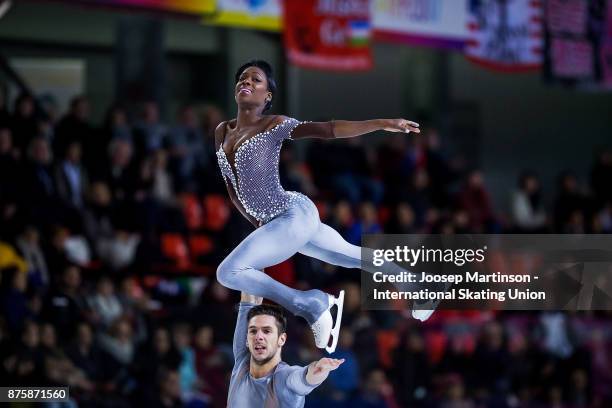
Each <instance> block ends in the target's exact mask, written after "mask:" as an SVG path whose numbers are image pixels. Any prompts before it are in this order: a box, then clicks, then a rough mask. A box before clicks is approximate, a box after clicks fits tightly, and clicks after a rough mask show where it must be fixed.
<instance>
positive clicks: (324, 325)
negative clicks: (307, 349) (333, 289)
mask: <svg viewBox="0 0 612 408" xmlns="http://www.w3.org/2000/svg"><path fill="white" fill-rule="evenodd" d="M334 305H336V306H338V312H337V313H336V323H335V324H334V319H333V318H332V315H331V313H330V310H331V308H332V307H333V306H334ZM343 307H344V291H343V290H341V291H340V294H339V295H338V297H337V298H335V297H333V296H331V295H329V307H328V308H327V310H326V311H325V312H323V314H322V315H321V317H319V318H318V319H317V321H316V322H314V324H313V325H312V326H310V328H311V329H312V332H313V333H314V338H315V344H316V345H317V347H318V348H324V349H325V351H327V352H328V353H330V354H331V353H333V352H334V351H336V346H337V345H338V335H339V334H340V324H341V323H342V308H343ZM330 337H331V338H332V344H331V346H330V345H329V339H330Z"/></svg>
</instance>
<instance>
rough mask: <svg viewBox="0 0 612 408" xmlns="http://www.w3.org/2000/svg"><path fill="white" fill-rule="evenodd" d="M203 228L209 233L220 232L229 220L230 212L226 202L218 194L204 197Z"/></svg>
mask: <svg viewBox="0 0 612 408" xmlns="http://www.w3.org/2000/svg"><path fill="white" fill-rule="evenodd" d="M202 204H203V206H204V215H205V218H204V227H205V228H206V229H208V230H211V231H220V230H222V229H223V228H224V227H225V224H227V221H228V220H229V217H230V214H231V210H230V207H229V204H228V203H227V200H226V199H225V197H224V196H222V195H220V194H209V195H207V196H205V197H204V199H203V201H202Z"/></svg>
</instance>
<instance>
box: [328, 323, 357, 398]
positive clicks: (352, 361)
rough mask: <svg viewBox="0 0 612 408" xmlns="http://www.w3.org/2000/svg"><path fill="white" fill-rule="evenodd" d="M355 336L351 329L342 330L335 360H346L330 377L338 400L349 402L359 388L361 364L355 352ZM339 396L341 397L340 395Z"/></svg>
mask: <svg viewBox="0 0 612 408" xmlns="http://www.w3.org/2000/svg"><path fill="white" fill-rule="evenodd" d="M353 344H354V334H353V332H352V330H351V329H350V327H347V328H345V329H344V330H342V333H341V334H340V339H339V341H338V349H336V351H335V352H334V358H337V359H339V360H344V363H342V365H341V366H340V367H338V368H337V369H336V370H335V371H332V372H331V373H330V375H329V382H330V383H331V385H332V387H333V390H334V394H336V395H335V396H336V398H337V399H340V400H344V401H346V400H348V399H349V398H350V397H351V395H353V393H354V392H355V391H356V390H357V387H358V386H359V377H360V372H359V362H358V360H357V357H356V356H355V352H354V351H353ZM338 394H339V395H338Z"/></svg>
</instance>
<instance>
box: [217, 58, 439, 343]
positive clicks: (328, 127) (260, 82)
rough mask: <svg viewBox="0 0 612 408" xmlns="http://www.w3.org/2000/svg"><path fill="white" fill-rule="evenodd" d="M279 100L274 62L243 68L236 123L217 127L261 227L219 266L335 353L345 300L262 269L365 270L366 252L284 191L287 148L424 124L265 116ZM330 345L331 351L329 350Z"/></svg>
mask: <svg viewBox="0 0 612 408" xmlns="http://www.w3.org/2000/svg"><path fill="white" fill-rule="evenodd" d="M275 93H276V83H275V81H274V77H273V75H272V68H271V67H270V65H269V64H268V63H266V62H264V61H251V62H248V63H246V64H244V65H243V66H241V67H240V68H239V69H238V71H237V72H236V87H235V92H234V97H235V100H236V103H237V105H238V114H237V117H236V119H232V120H230V121H227V122H223V123H221V124H219V126H218V127H217V129H216V131H215V150H216V152H217V159H218V162H219V167H220V168H221V173H222V175H223V179H224V180H225V183H226V186H227V190H228V193H229V196H230V198H231V200H232V202H233V203H234V205H235V206H236V208H237V209H238V210H239V211H240V212H241V213H242V215H243V216H244V217H245V218H246V219H247V220H249V221H250V222H251V224H253V226H255V228H256V229H255V231H253V232H252V233H251V234H250V235H249V236H247V237H246V238H245V239H244V240H243V241H242V242H241V243H240V244H239V245H238V246H237V247H236V248H235V249H234V250H233V251H232V252H231V253H230V254H229V255H228V256H227V258H225V259H224V260H223V262H222V263H221V264H220V265H219V267H218V269H217V279H218V280H219V282H220V283H221V284H222V285H224V286H226V287H228V288H230V289H233V290H237V291H244V292H248V293H251V294H253V295H255V296H261V297H264V298H267V299H270V300H272V301H274V302H276V303H278V304H280V305H281V306H283V307H284V308H286V309H287V310H289V311H290V312H291V313H293V314H295V315H298V316H301V317H303V318H305V319H306V320H307V321H308V324H310V326H311V328H312V330H313V333H314V337H315V343H316V345H317V347H319V348H325V349H326V350H327V351H328V352H329V353H332V352H333V351H334V350H335V348H336V344H337V341H338V333H339V330H340V322H341V318H342V305H343V301H344V293H343V292H341V293H340V296H339V297H338V298H335V297H333V296H331V295H328V294H326V293H324V292H322V291H320V290H308V291H300V290H296V289H292V288H290V287H287V286H285V285H283V284H281V283H279V282H277V281H275V280H274V279H272V278H270V277H269V276H268V275H266V274H265V273H264V272H262V270H263V269H264V268H266V267H269V266H272V265H276V264H278V263H280V262H283V261H284V260H286V259H288V258H289V257H291V256H292V255H294V254H295V253H296V252H299V253H302V254H304V255H307V256H311V257H314V258H317V259H320V260H322V261H325V262H328V263H331V264H334V265H339V266H343V267H346V268H360V267H361V248H360V247H358V246H355V245H351V244H349V243H348V242H346V241H345V240H344V239H343V238H342V237H341V236H340V234H338V232H336V231H335V230H334V229H332V228H331V227H329V226H327V225H325V224H323V223H322V222H321V221H320V219H319V214H318V211H317V208H316V207H315V205H314V203H313V202H312V201H311V200H310V199H308V198H307V197H306V196H304V195H303V194H300V193H296V192H293V191H285V190H284V189H283V188H282V186H281V185H280V182H279V175H278V162H279V152H280V149H281V145H282V143H283V141H284V140H285V139H292V140H297V139H303V138H308V137H313V138H323V139H334V138H347V137H354V136H359V135H363V134H365V133H369V132H374V131H377V130H387V131H390V132H415V133H419V125H418V124H417V123H414V122H411V121H408V120H405V119H375V120H366V121H343V120H337V121H336V120H334V121H331V122H300V121H298V120H296V119H293V118H288V117H285V116H281V115H264V112H265V111H267V110H268V109H269V108H270V106H271V105H272V100H273V98H274V94H275ZM334 305H337V307H338V311H337V315H336V322H335V324H334V322H333V318H332V315H331V313H330V309H331V308H332V307H333V306H334ZM413 313H414V311H413ZM427 317H428V316H427ZM330 338H331V340H332V344H331V346H328V344H329V340H330Z"/></svg>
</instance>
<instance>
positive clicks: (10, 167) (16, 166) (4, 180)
mask: <svg viewBox="0 0 612 408" xmlns="http://www.w3.org/2000/svg"><path fill="white" fill-rule="evenodd" d="M20 170H21V168H20V162H19V152H18V151H17V149H15V147H14V146H13V135H12V133H11V130H10V129H9V128H8V127H2V126H0V205H1V204H2V203H6V204H9V203H13V205H14V203H16V202H17V199H18V196H17V193H18V191H19V190H18V189H19V178H18V176H17V175H18V174H19V172H20Z"/></svg>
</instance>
